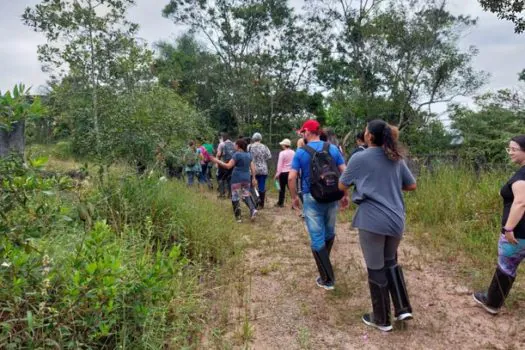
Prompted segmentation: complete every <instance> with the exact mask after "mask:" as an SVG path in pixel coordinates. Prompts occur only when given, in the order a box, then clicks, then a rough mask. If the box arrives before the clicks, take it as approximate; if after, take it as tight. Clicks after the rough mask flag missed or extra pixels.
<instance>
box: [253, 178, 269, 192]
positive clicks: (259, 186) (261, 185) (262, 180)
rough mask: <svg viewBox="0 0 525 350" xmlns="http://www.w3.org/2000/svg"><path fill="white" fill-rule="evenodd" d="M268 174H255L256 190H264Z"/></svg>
mask: <svg viewBox="0 0 525 350" xmlns="http://www.w3.org/2000/svg"><path fill="white" fill-rule="evenodd" d="M267 177H268V175H255V179H256V180H257V190H258V191H259V193H260V192H265V191H266V178H267Z"/></svg>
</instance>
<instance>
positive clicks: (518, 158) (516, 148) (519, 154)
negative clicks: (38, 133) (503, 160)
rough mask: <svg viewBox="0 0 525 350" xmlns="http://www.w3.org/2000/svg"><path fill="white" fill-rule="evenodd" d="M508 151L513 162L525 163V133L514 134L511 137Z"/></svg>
mask: <svg viewBox="0 0 525 350" xmlns="http://www.w3.org/2000/svg"><path fill="white" fill-rule="evenodd" d="M507 153H508V154H509V156H510V159H511V160H512V162H513V163H516V164H522V165H523V164H525V135H518V136H514V137H513V138H512V139H510V142H509V147H508V148H507Z"/></svg>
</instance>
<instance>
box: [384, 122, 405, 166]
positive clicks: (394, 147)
mask: <svg viewBox="0 0 525 350" xmlns="http://www.w3.org/2000/svg"><path fill="white" fill-rule="evenodd" d="M396 129H397V128H396ZM383 150H384V151H385V154H386V156H387V157H388V159H390V160H393V161H398V160H400V159H401V158H403V156H402V155H401V152H400V151H399V146H398V144H397V140H396V135H395V134H394V132H393V130H392V127H391V126H390V125H388V124H387V125H386V126H385V129H384V130H383Z"/></svg>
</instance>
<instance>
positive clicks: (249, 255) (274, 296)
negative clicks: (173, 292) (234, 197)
mask: <svg viewBox="0 0 525 350" xmlns="http://www.w3.org/2000/svg"><path fill="white" fill-rule="evenodd" d="M272 206H273V201H272V200H270V203H269V205H268V208H267V209H265V210H263V211H262V212H261V215H260V217H258V219H257V222H256V223H255V225H256V226H257V227H256V228H254V231H255V229H257V231H260V232H258V233H254V234H253V235H250V233H248V234H247V236H248V237H249V239H250V241H251V243H250V246H249V248H248V250H247V252H246V256H245V266H244V268H243V270H244V274H245V276H244V277H245V288H244V289H243V291H242V292H243V293H244V297H243V299H244V303H240V304H239V306H240V305H242V307H240V308H239V310H230V315H231V316H232V317H236V318H237V320H236V321H233V322H232V324H234V326H235V330H234V331H232V333H233V332H235V334H236V335H235V336H236V337H237V338H239V337H240V338H243V334H244V338H243V339H244V342H241V343H243V345H239V342H237V343H235V342H234V343H233V344H237V345H239V347H242V348H251V349H450V348H454V349H524V348H525V332H523V331H524V330H525V325H524V323H523V321H522V319H521V317H520V311H519V310H520V308H521V309H522V310H524V311H525V305H524V304H523V303H519V302H515V303H513V305H512V309H513V310H512V311H511V310H510V307H509V308H504V309H503V311H502V312H501V313H500V315H498V316H496V317H494V316H491V315H489V314H487V313H485V312H484V311H483V310H482V309H481V308H479V307H477V306H476V304H475V302H474V301H473V300H472V297H471V293H472V292H473V291H472V290H471V289H470V288H469V287H468V281H465V280H464V279H463V281H462V278H464V277H460V274H459V273H458V272H457V271H458V269H457V266H454V265H450V264H445V263H443V262H439V261H438V260H437V259H434V258H433V254H436V253H435V252H432V251H425V252H422V251H420V249H418V248H417V247H416V245H415V244H413V243H411V242H410V238H408V239H405V240H403V242H402V243H401V247H400V250H399V262H400V264H401V265H402V266H403V268H404V273H405V277H406V280H407V286H408V292H409V295H410V299H411V302H412V307H413V309H414V319H413V320H411V321H406V322H398V323H395V324H394V331H393V332H390V333H383V332H380V331H378V330H375V329H371V328H370V327H367V326H365V325H364V324H363V323H362V321H361V316H362V314H363V313H364V312H367V311H369V310H370V309H371V305H370V298H369V292H368V284H367V277H366V268H365V265H364V260H363V257H362V253H361V250H360V247H359V242H358V239H357V234H356V232H355V231H353V230H351V229H350V224H349V223H343V224H338V226H337V238H336V242H335V244H334V248H333V251H332V263H333V265H334V267H335V273H336V279H337V283H336V289H335V290H334V291H325V290H323V289H321V288H319V287H317V286H316V284H315V278H316V277H317V271H316V267H315V262H314V259H313V257H312V253H311V251H310V245H309V238H308V235H307V233H306V231H305V228H304V224H303V221H302V219H301V218H300V217H299V216H298V213H297V212H295V211H292V210H291V209H289V208H274V207H272ZM241 226H242V227H243V230H250V227H253V226H250V225H249V224H242V225H241ZM259 229H260V230H259ZM408 236H409V235H408ZM490 278H491V276H487V283H489V282H490V281H489V279H490ZM518 280H519V278H518ZM515 288H520V287H519V284H518V285H517V286H515ZM520 304H521V305H520ZM233 306H234V307H236V306H235V305H233ZM241 310H244V311H241ZM521 315H523V312H521ZM230 344H232V343H230Z"/></svg>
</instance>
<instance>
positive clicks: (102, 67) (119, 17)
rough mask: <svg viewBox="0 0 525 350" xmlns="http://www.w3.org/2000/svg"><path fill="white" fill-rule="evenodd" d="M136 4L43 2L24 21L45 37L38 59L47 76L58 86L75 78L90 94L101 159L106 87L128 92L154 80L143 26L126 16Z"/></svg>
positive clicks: (121, 0)
mask: <svg viewBox="0 0 525 350" xmlns="http://www.w3.org/2000/svg"><path fill="white" fill-rule="evenodd" d="M134 3H135V2H134V0H43V1H42V2H41V3H40V4H37V5H35V6H34V7H28V8H26V10H25V12H24V14H23V16H22V19H23V22H24V23H25V24H26V25H28V26H29V27H31V28H32V29H33V30H35V31H37V32H42V33H44V34H45V36H46V39H47V43H46V44H44V45H39V47H38V58H39V60H40V61H41V62H42V63H43V68H44V70H45V71H48V72H51V73H52V80H53V81H57V80H59V79H60V78H63V77H65V76H66V75H68V76H71V77H73V80H75V81H76V82H77V83H78V85H79V87H81V89H80V90H81V91H79V93H81V94H85V93H87V94H88V96H89V99H90V106H89V109H88V110H85V111H84V113H89V115H90V122H91V127H88V128H86V130H90V129H92V130H93V132H89V133H88V134H86V137H88V138H89V136H90V135H92V136H93V137H92V139H93V142H91V144H94V145H95V150H96V153H97V154H100V152H101V151H102V137H101V132H100V129H101V125H100V115H101V110H103V109H104V107H103V105H101V102H103V100H104V97H103V96H102V91H101V90H103V87H106V86H112V88H113V89H114V90H115V91H119V90H127V91H128V92H131V91H133V89H134V88H135V87H136V86H137V84H140V83H141V82H143V81H144V80H148V79H149V74H148V69H149V64H150V59H151V52H149V51H148V50H147V49H146V48H145V45H144V44H140V43H139V42H138V41H137V40H136V39H135V38H134V35H135V34H136V33H137V30H138V25H136V24H134V23H130V22H129V21H128V20H127V19H126V17H125V15H126V11H127V10H128V8H129V6H131V5H133V4H134Z"/></svg>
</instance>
